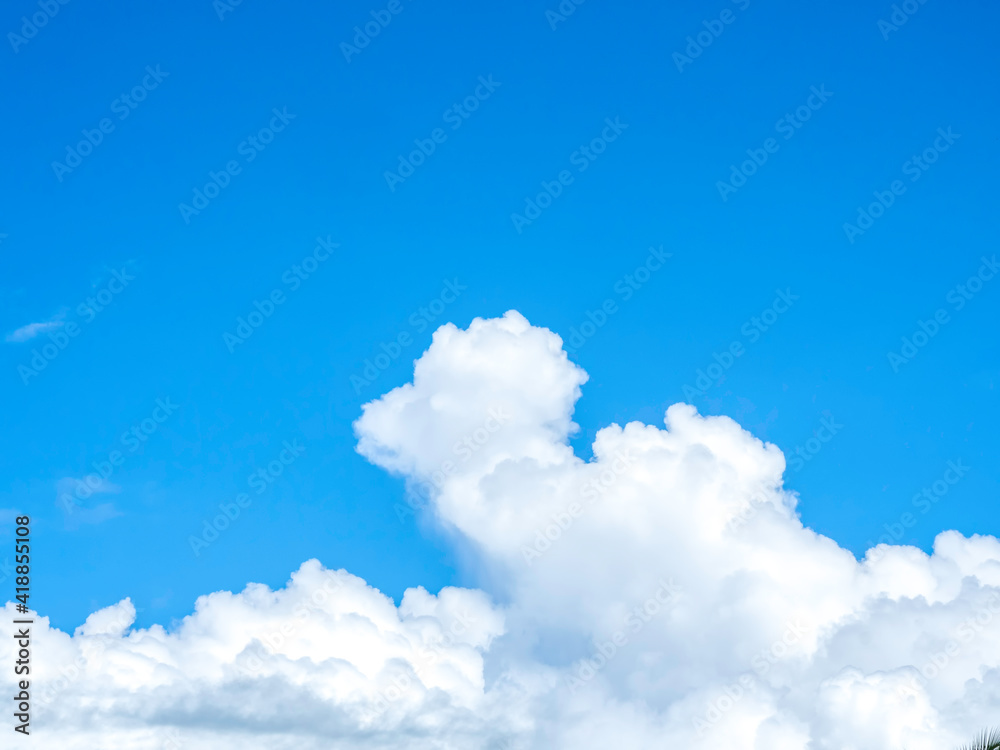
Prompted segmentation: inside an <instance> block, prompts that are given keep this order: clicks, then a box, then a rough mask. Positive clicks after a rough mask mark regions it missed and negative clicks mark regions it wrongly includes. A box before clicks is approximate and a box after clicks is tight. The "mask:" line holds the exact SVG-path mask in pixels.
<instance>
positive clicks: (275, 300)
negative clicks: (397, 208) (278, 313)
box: [222, 235, 340, 354]
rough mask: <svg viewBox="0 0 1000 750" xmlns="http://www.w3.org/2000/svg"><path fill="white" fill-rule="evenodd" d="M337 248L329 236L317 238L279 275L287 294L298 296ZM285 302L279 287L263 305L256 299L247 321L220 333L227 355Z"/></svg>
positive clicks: (240, 318)
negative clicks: (300, 289) (310, 248)
mask: <svg viewBox="0 0 1000 750" xmlns="http://www.w3.org/2000/svg"><path fill="white" fill-rule="evenodd" d="M338 247H340V245H339V244H338V243H336V242H334V241H333V240H331V239H330V235H327V236H326V239H323V238H322V237H317V238H316V247H314V248H313V251H312V253H310V254H309V255H307V256H305V257H304V258H303V259H302V260H300V261H299V262H298V263H293V264H292V265H291V266H290V267H288V268H287V269H285V270H284V271H283V272H282V274H281V282H282V283H283V284H285V285H286V286H287V287H288V291H289V293H291V292H297V291H298V290H299V288H300V287H301V286H302V282H304V281H308V280H309V279H310V278H311V277H312V275H313V274H314V273H316V271H318V270H319V267H320V264H321V263H324V262H325V261H327V260H328V259H329V258H330V253H332V252H333V251H334V250H336V249H337V248H338ZM287 300H288V297H286V296H285V292H284V291H283V290H282V288H281V287H275V288H274V289H272V290H271V291H270V292H269V293H268V294H266V295H265V296H264V301H263V302H261V301H259V300H257V299H255V300H254V301H253V307H254V309H253V310H251V311H250V312H249V313H247V315H246V317H244V316H240V317H238V318H236V328H235V329H234V332H233V333H230V332H229V331H224V332H223V333H222V341H223V343H224V344H225V345H226V349H228V350H229V353H230V354H233V353H234V352H235V351H236V347H237V346H242V345H243V344H245V343H246V342H247V341H248V340H249V338H250V337H251V336H253V334H254V332H255V331H256V330H257V329H258V328H260V327H261V326H262V325H264V321H265V320H270V319H271V316H272V315H274V312H275V310H277V309H278V308H279V307H280V306H281V305H283V304H285V302H286V301H287Z"/></svg>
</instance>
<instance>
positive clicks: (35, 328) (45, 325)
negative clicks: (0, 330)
mask: <svg viewBox="0 0 1000 750" xmlns="http://www.w3.org/2000/svg"><path fill="white" fill-rule="evenodd" d="M62 325H63V322H62V321H61V320H58V319H56V320H46V321H42V322H40V323H28V325H25V326H21V327H20V328H18V329H17V330H16V331H11V332H10V333H8V334H7V342H8V343H15V344H19V343H21V342H23V341H30V340H31V339H33V338H35V336H41V335H42V334H43V333H45V332H46V331H53V330H55V329H56V328H61V327H62Z"/></svg>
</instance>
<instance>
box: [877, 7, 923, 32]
mask: <svg viewBox="0 0 1000 750" xmlns="http://www.w3.org/2000/svg"><path fill="white" fill-rule="evenodd" d="M926 3H927V0H903V2H902V3H900V4H899V5H895V4H894V5H893V6H892V15H890V16H889V20H888V21H885V20H883V19H881V18H880V19H879V20H878V23H877V24H876V26H878V30H879V32H881V34H882V39H883V40H885V41H889V35H890V34H891V33H892V32H894V31H899V27H900V26H903V25H905V24H906V22H907V21H909V20H910V18H912V17H913V15H914V14H915V13H916V12H917V11H918V10H920V6H921V5H926Z"/></svg>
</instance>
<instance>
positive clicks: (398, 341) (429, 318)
mask: <svg viewBox="0 0 1000 750" xmlns="http://www.w3.org/2000/svg"><path fill="white" fill-rule="evenodd" d="M468 288H469V287H467V286H466V285H465V284H460V283H459V282H458V279H452V280H450V281H449V280H448V279H445V281H444V286H443V287H442V288H441V292H440V293H439V294H438V296H437V297H435V298H434V299H432V300H431V301H430V302H428V303H427V304H426V305H421V306H420V307H419V308H417V309H416V310H415V311H414V312H412V313H411V314H410V315H409V317H407V319H406V322H407V323H409V324H410V327H411V328H412V329H413V330H415V331H416V332H417V333H418V334H420V333H423V332H424V331H426V330H427V328H428V326H430V325H431V324H433V323H434V321H436V320H437V319H438V318H439V317H440V316H441V315H442V314H444V311H445V308H447V307H448V305H450V304H452V303H453V302H455V301H456V300H457V299H458V298H459V295H461V294H462V292H464V291H465V290H466V289H468ZM413 340H414V339H413V336H412V335H411V334H410V331H409V330H406V329H404V330H402V331H400V332H399V333H397V334H396V336H395V338H393V339H390V341H389V342H388V343H386V342H384V341H383V342H381V343H380V344H379V349H380V351H379V353H378V354H376V355H375V356H374V357H371V358H366V359H365V361H364V366H363V368H362V370H361V374H360V375H351V376H350V381H351V387H353V388H354V393H355V395H358V394H360V393H361V389H362V388H364V387H365V386H369V385H371V384H372V383H374V382H375V380H377V379H378V376H379V375H381V374H382V373H383V372H385V371H386V370H387V369H389V366H390V365H391V364H392V363H393V362H395V361H396V360H397V359H399V357H400V355H401V354H402V353H403V349H404V348H406V347H408V346H411V345H412V344H413Z"/></svg>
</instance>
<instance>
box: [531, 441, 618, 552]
mask: <svg viewBox="0 0 1000 750" xmlns="http://www.w3.org/2000/svg"><path fill="white" fill-rule="evenodd" d="M634 464H635V458H634V457H633V456H631V455H630V454H629V452H628V450H624V451H615V454H614V456H613V457H612V459H611V460H610V461H609V462H608V467H607V468H606V469H604V470H603V471H601V473H600V474H598V475H597V476H596V477H594V478H593V479H590V480H589V481H587V482H585V483H584V484H583V485H582V486H581V487H580V497H581V498H583V499H584V500H586V503H581V502H577V501H574V502H571V503H570V504H569V505H567V506H566V507H565V508H564V509H563V510H561V511H557V512H555V513H553V514H552V515H551V516H550V517H549V518H550V519H551V522H549V523H546V525H545V526H543V527H541V528H538V529H535V534H534V538H533V539H532V540H531V544H530V546H529V545H525V544H522V545H521V549H520V552H521V557H523V558H524V562H525V563H526V564H527V565H529V566H530V565H532V564H533V563H534V562H535V561H536V560H538V559H539V558H540V557H541V556H542V555H543V554H545V553H546V552H548V551H549V550H550V549H552V545H553V544H555V543H556V542H557V541H559V540H560V539H561V538H562V535H563V534H564V533H566V532H567V531H568V530H569V529H570V527H571V526H573V524H575V523H576V521H577V520H578V519H579V518H580V517H582V516H583V514H584V512H585V511H586V510H587V508H590V507H591V506H593V505H595V504H596V503H597V501H598V500H600V499H601V498H602V496H603V495H604V493H605V492H607V491H608V490H609V489H610V488H611V487H613V486H614V485H615V483H616V482H617V481H618V478H619V477H620V476H622V475H623V474H625V473H627V472H628V471H629V470H630V469H631V468H632V466H633V465H634Z"/></svg>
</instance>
